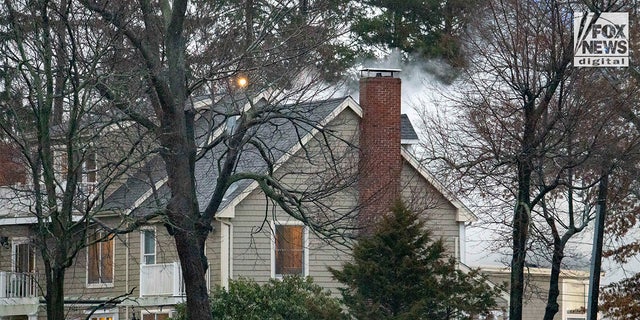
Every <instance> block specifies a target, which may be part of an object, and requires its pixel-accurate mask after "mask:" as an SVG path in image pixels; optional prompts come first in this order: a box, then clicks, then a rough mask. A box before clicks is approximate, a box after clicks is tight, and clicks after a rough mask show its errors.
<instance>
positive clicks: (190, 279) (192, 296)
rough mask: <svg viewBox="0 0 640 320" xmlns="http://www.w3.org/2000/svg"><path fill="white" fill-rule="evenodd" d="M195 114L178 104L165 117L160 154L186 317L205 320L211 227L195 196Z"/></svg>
mask: <svg viewBox="0 0 640 320" xmlns="http://www.w3.org/2000/svg"><path fill="white" fill-rule="evenodd" d="M183 101H184V100H183ZM179 105H180V104H179ZM194 114H195V113H194V112H190V111H182V110H181V108H180V109H179V111H178V112H176V113H174V114H173V115H172V116H173V117H172V118H171V119H170V120H165V122H164V123H163V128H164V132H165V134H164V135H162V136H161V137H160V140H161V143H162V146H163V152H162V153H161V155H162V157H163V159H164V161H165V167H166V170H167V176H168V181H169V188H170V189H171V200H170V201H169V203H168V204H167V216H168V221H169V225H168V226H167V227H168V229H169V232H170V233H171V234H173V236H174V239H175V243H176V250H177V251H178V256H179V257H180V265H181V267H182V277H183V279H184V285H185V291H186V292H185V293H186V295H187V318H188V319H199V320H200V319H202V320H208V319H212V318H211V317H212V314H211V310H210V306H209V293H208V291H207V282H206V279H205V273H206V271H207V259H206V257H205V255H204V246H205V241H206V239H207V236H208V235H209V232H210V231H211V221H209V220H206V219H203V218H202V216H201V214H200V210H199V206H198V201H197V197H196V184H195V181H196V180H195V162H196V145H195V138H194V132H193V127H194Z"/></svg>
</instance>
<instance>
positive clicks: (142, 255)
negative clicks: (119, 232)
mask: <svg viewBox="0 0 640 320" xmlns="http://www.w3.org/2000/svg"><path fill="white" fill-rule="evenodd" d="M148 231H151V232H153V263H147V257H148V256H151V254H149V253H147V252H146V237H147V236H146V232H148ZM140 263H141V264H144V265H153V264H158V233H157V232H156V228H155V227H144V228H141V229H140Z"/></svg>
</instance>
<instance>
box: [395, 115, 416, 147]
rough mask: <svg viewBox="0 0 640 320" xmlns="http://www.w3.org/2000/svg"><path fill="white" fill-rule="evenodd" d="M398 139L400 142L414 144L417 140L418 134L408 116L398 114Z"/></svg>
mask: <svg viewBox="0 0 640 320" xmlns="http://www.w3.org/2000/svg"><path fill="white" fill-rule="evenodd" d="M400 141H401V143H402V144H415V143H418V142H419V138H418V134H417V133H416V130H414V128H413V125H412V124H411V120H409V116H407V115H406V114H402V115H400Z"/></svg>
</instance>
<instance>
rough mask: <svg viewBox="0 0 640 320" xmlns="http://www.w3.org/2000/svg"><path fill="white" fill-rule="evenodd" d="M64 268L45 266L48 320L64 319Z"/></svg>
mask: <svg viewBox="0 0 640 320" xmlns="http://www.w3.org/2000/svg"><path fill="white" fill-rule="evenodd" d="M64 271H65V270H64V269H63V268H56V267H53V268H52V267H47V266H45V272H46V281H47V293H46V295H45V301H46V306H47V319H60V320H61V319H64V318H65V312H64V273H65V272H64Z"/></svg>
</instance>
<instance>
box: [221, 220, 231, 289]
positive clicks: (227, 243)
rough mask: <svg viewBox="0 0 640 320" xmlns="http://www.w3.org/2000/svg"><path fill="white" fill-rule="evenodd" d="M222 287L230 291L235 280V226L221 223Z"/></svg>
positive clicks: (224, 222) (225, 222) (229, 223)
mask: <svg viewBox="0 0 640 320" xmlns="http://www.w3.org/2000/svg"><path fill="white" fill-rule="evenodd" d="M220 235H221V239H220V285H221V286H222V287H223V288H225V289H229V279H232V278H233V224H232V223H231V222H227V221H220Z"/></svg>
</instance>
